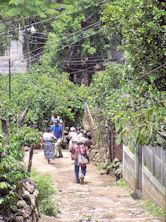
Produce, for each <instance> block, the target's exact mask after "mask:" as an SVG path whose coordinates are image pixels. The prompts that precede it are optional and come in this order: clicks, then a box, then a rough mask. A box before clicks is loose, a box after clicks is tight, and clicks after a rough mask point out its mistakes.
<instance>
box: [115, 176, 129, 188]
mask: <svg viewBox="0 0 166 222" xmlns="http://www.w3.org/2000/svg"><path fill="white" fill-rule="evenodd" d="M115 184H116V185H118V186H120V187H124V188H126V189H128V190H129V185H128V183H127V181H126V180H124V179H123V178H121V179H120V180H118V181H116V182H115Z"/></svg>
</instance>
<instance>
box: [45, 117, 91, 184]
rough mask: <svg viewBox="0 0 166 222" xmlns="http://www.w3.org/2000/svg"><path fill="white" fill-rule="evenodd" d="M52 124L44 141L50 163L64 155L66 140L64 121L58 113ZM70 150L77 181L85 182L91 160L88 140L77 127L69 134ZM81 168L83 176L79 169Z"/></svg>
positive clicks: (72, 128)
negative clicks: (61, 120)
mask: <svg viewBox="0 0 166 222" xmlns="http://www.w3.org/2000/svg"><path fill="white" fill-rule="evenodd" d="M51 121H52V125H50V127H48V128H47V132H45V133H43V137H42V142H43V145H44V156H45V158H46V159H47V161H48V163H50V160H51V159H54V158H60V157H63V154H62V150H61V144H62V142H63V140H64V129H63V125H62V122H61V123H60V119H59V118H58V116H57V115H56V114H54V117H53V118H52V119H51ZM68 138H69V151H70V152H71V159H72V160H73V161H74V173H75V181H76V183H81V184H83V183H84V177H85V175H86V168H87V166H86V164H87V163H88V162H89V150H88V146H86V145H85V142H86V141H87V140H88V138H87V135H86V134H85V133H81V132H77V131H76V128H75V127H71V128H70V132H69V134H68ZM80 168H81V176H79V169H80Z"/></svg>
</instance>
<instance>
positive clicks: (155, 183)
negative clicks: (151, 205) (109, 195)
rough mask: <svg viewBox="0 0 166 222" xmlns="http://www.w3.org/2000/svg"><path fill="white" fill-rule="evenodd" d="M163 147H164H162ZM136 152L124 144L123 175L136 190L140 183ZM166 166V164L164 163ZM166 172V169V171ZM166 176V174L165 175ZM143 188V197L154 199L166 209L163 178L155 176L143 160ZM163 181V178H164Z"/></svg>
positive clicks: (165, 189)
mask: <svg viewBox="0 0 166 222" xmlns="http://www.w3.org/2000/svg"><path fill="white" fill-rule="evenodd" d="M161 149H162V148H161ZM136 159H137V158H136V154H135V155H134V154H133V153H131V152H130V150H129V149H128V147H126V146H123V177H124V179H125V180H126V181H127V182H128V183H129V185H130V186H131V188H132V189H133V190H134V191H136V190H137V185H138V180H139V179H140V178H138V174H137V167H138V166H137V165H136V164H137V161H136ZM164 166H165V164H164ZM161 170H162V169H161ZM164 172H165V171H164ZM165 177H166V175H165ZM140 181H141V190H142V198H143V199H152V200H153V201H154V202H156V203H157V204H158V205H159V206H160V207H161V208H163V209H164V210H165V209H166V187H165V185H163V184H162V182H161V180H159V179H157V178H156V177H155V176H153V174H152V172H150V171H149V170H148V169H147V167H145V165H144V163H143V161H142V172H141V180H140ZM162 181H163V180H162Z"/></svg>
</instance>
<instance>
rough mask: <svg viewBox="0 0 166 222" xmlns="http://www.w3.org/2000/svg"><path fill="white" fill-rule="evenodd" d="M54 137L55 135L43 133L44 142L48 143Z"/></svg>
mask: <svg viewBox="0 0 166 222" xmlns="http://www.w3.org/2000/svg"><path fill="white" fill-rule="evenodd" d="M52 136H53V134H52V133H48V132H46V133H43V140H44V141H45V142H46V141H51V140H52Z"/></svg>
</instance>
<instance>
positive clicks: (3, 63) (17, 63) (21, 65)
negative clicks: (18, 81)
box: [0, 56, 27, 74]
mask: <svg viewBox="0 0 166 222" xmlns="http://www.w3.org/2000/svg"><path fill="white" fill-rule="evenodd" d="M10 70H11V73H13V72H15V73H25V72H26V71H27V63H26V61H24V60H13V59H12V58H11V66H10ZM8 73H9V57H7V56H1V57H0V74H8Z"/></svg>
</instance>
